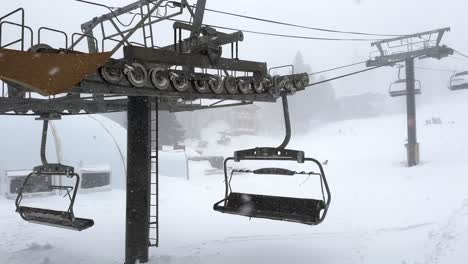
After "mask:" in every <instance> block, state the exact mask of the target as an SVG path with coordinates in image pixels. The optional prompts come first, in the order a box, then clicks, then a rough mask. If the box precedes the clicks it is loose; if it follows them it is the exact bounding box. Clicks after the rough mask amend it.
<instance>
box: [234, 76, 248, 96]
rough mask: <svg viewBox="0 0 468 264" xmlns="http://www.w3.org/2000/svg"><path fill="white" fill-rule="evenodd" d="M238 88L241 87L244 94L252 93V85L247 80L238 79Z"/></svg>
mask: <svg viewBox="0 0 468 264" xmlns="http://www.w3.org/2000/svg"><path fill="white" fill-rule="evenodd" d="M237 86H238V87H239V91H240V92H241V93H243V94H248V93H249V92H250V91H251V90H250V84H249V83H248V82H247V80H243V79H238V80H237Z"/></svg>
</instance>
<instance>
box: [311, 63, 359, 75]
mask: <svg viewBox="0 0 468 264" xmlns="http://www.w3.org/2000/svg"><path fill="white" fill-rule="evenodd" d="M364 63H366V61H361V62H356V63H353V64H349V65H344V66H340V67H336V68H331V69H328V70H323V71H319V72H313V73H309V75H316V74H320V73H325V72H331V71H335V70H339V69H344V68H349V67H352V66H356V65H360V64H364Z"/></svg>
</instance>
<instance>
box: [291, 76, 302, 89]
mask: <svg viewBox="0 0 468 264" xmlns="http://www.w3.org/2000/svg"><path fill="white" fill-rule="evenodd" d="M293 86H294V88H296V89H298V90H301V89H304V82H303V80H302V77H299V78H294V80H293Z"/></svg>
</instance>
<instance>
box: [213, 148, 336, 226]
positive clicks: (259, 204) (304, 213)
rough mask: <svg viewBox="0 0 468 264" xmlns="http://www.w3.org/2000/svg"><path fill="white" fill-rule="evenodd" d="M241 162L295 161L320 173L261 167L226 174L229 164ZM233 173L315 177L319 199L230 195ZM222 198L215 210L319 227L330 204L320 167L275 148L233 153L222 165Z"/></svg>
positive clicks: (297, 154)
mask: <svg viewBox="0 0 468 264" xmlns="http://www.w3.org/2000/svg"><path fill="white" fill-rule="evenodd" d="M242 160H254V161H255V160H258V161H260V160H270V161H295V162H297V163H306V162H312V163H315V164H316V165H317V166H318V167H319V169H320V173H315V172H304V171H303V172H297V171H292V170H289V169H284V168H262V169H257V170H254V171H250V170H235V169H234V170H231V173H230V176H229V173H228V169H227V168H228V162H229V161H235V162H240V161H242ZM235 173H252V174H254V175H279V176H286V177H291V176H295V175H317V176H319V177H320V182H321V190H322V197H323V198H322V199H320V200H316V199H304V198H294V197H281V196H268V195H259V194H249V193H238V192H233V191H232V188H231V180H232V177H233V175H234V174H235ZM224 180H225V185H226V186H225V188H226V193H225V198H224V199H222V200H221V201H219V202H217V203H216V204H215V205H214V210H216V211H218V212H221V213H227V214H234V215H241V216H246V217H253V218H266V219H271V220H278V221H287V222H295V223H302V224H306V225H318V224H320V223H321V222H323V220H324V219H325V217H326V215H327V211H328V207H329V205H330V201H331V194H330V189H329V186H328V183H327V180H326V178H325V172H324V170H323V167H322V165H321V164H320V162H318V161H317V160H315V159H312V158H305V157H304V152H302V151H297V150H288V149H278V148H255V149H248V150H241V151H236V152H235V154H234V157H231V158H227V159H226V160H225V162H224Z"/></svg>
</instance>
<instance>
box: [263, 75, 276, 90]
mask: <svg viewBox="0 0 468 264" xmlns="http://www.w3.org/2000/svg"><path fill="white" fill-rule="evenodd" d="M262 84H263V88H265V89H268V88H271V87H273V84H274V83H273V78H272V77H271V76H270V75H267V76H265V78H263V80H262Z"/></svg>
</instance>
